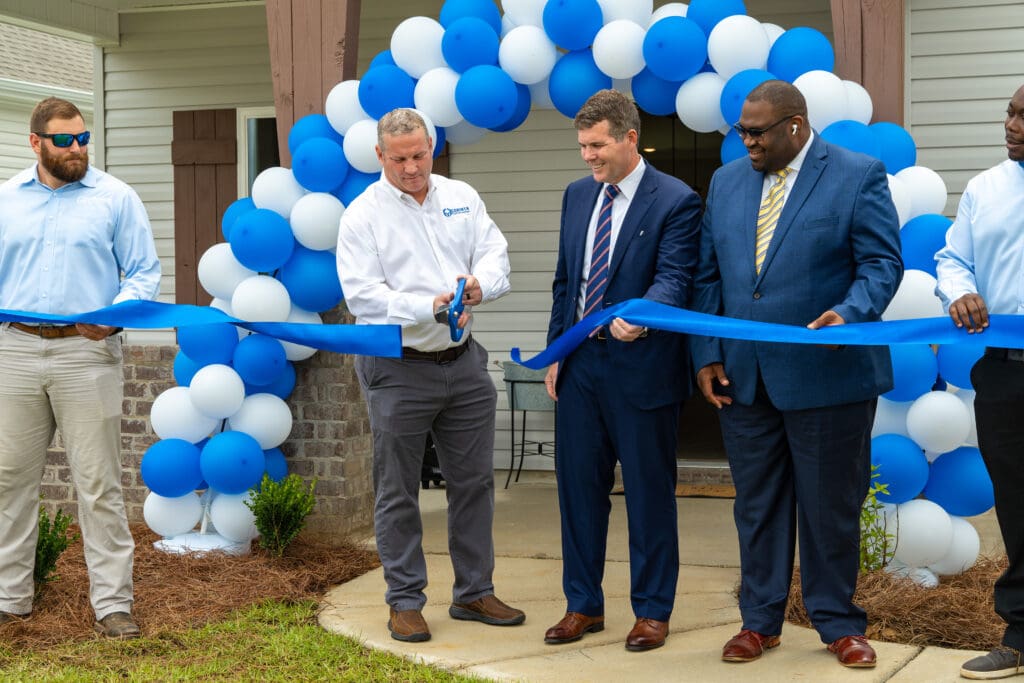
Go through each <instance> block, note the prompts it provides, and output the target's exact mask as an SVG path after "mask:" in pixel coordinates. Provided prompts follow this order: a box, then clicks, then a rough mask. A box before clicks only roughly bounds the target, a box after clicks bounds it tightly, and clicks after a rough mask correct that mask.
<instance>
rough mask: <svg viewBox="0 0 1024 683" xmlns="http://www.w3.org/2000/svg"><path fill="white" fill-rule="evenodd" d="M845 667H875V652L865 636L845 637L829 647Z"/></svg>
mask: <svg viewBox="0 0 1024 683" xmlns="http://www.w3.org/2000/svg"><path fill="white" fill-rule="evenodd" d="M828 651H829V652H834V653H835V655H836V659H838V660H839V663H840V664H842V665H843V666H848V667H850V668H853V669H870V668H871V667H873V666H874V665H875V659H876V658H875V650H874V648H873V647H871V645H869V644H868V639H867V638H865V637H864V636H843V637H842V638H840V639H839V640H836V641H834V642H833V643H832V644H831V645H829V646H828Z"/></svg>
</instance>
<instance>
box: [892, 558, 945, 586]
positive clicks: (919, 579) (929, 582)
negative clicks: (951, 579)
mask: <svg viewBox="0 0 1024 683" xmlns="http://www.w3.org/2000/svg"><path fill="white" fill-rule="evenodd" d="M885 571H886V572H888V573H890V574H892V575H893V576H900V577H903V578H905V579H910V580H911V581H913V582H914V583H916V584H917V585H918V586H920V587H921V588H935V587H936V586H938V585H939V577H937V576H936V575H935V572H933V571H932V570H931V569H928V568H927V567H908V566H907V565H905V564H903V563H902V562H890V563H889V564H888V565H886V567H885Z"/></svg>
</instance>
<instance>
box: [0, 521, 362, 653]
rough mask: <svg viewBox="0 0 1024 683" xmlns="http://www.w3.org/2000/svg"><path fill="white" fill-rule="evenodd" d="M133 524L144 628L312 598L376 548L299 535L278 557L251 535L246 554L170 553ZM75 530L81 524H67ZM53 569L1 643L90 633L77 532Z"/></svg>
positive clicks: (50, 642) (45, 643)
mask: <svg viewBox="0 0 1024 683" xmlns="http://www.w3.org/2000/svg"><path fill="white" fill-rule="evenodd" d="M131 530H132V535H133V536H134V537H135V570H134V584H135V606H134V609H133V610H132V614H133V616H134V617H135V619H136V621H138V623H139V626H140V627H141V628H142V631H143V633H144V634H146V635H155V634H156V633H159V632H163V631H181V630H185V629H189V628H195V627H199V626H203V625H205V624H207V623H211V622H215V621H219V620H221V619H223V618H224V617H226V616H227V615H228V614H229V613H230V612H232V611H235V610H238V609H241V608H244V607H248V606H250V605H254V604H258V603H261V602H264V601H267V600H279V601H284V602H297V601H301V600H309V599H313V600H318V599H319V598H321V597H322V596H323V594H324V593H325V592H326V591H327V590H328V589H329V588H332V587H333V586H335V585H337V584H339V583H344V582H345V581H349V580H351V579H354V578H355V577H357V576H360V575H361V574H364V573H366V572H368V571H369V570H371V569H373V568H375V567H377V566H378V565H379V562H378V559H377V555H376V554H375V553H373V552H369V551H367V550H364V549H362V548H359V547H357V546H355V545H352V544H336V545H325V544H318V543H313V542H308V541H305V540H304V539H303V538H302V537H301V536H300V537H299V538H298V539H296V540H295V542H293V543H292V544H291V546H289V547H288V549H287V550H286V551H285V554H284V556H283V557H281V558H275V557H273V556H271V555H270V554H269V553H267V552H266V551H264V550H263V549H261V548H260V547H259V546H258V544H256V543H254V544H253V549H252V554H251V555H247V556H244V557H233V556H229V555H225V554H223V553H209V554H207V555H206V556H202V557H200V556H196V555H172V554H167V553H163V552H161V551H159V550H156V549H155V548H154V547H153V542H154V541H157V540H159V539H160V537H159V536H158V535H157V534H155V533H153V532H152V531H150V530H149V529H148V528H146V526H145V525H141V524H140V525H134V524H133V525H132V527H131ZM73 531H75V532H76V533H77V532H79V529H78V528H77V527H73ZM57 575H58V577H59V578H58V579H57V580H56V581H53V582H51V583H49V584H48V585H47V586H45V588H44V589H43V592H42V595H40V596H39V597H37V598H36V600H35V604H34V605H33V610H32V616H31V617H30V618H28V619H26V620H24V621H21V622H16V623H11V624H6V625H4V626H3V627H2V628H0V633H2V638H3V642H4V645H6V646H7V647H10V648H12V649H14V650H16V651H17V650H21V649H33V650H38V649H41V648H47V647H52V646H54V645H58V644H60V643H64V642H68V641H77V640H86V639H90V638H94V637H96V636H95V635H94V633H93V630H92V627H93V622H94V614H93V610H92V607H91V606H90V604H89V577H88V573H87V572H86V568H85V558H84V556H83V554H82V541H81V539H79V540H78V541H76V542H75V543H74V544H73V545H71V546H70V547H69V548H68V549H67V550H66V551H65V552H64V553H63V555H61V557H60V559H59V560H58V561H57Z"/></svg>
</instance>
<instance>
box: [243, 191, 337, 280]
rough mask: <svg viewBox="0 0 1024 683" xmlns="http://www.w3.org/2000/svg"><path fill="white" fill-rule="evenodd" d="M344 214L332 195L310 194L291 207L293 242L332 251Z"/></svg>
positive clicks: (316, 249) (314, 248) (309, 247)
mask: <svg viewBox="0 0 1024 683" xmlns="http://www.w3.org/2000/svg"><path fill="white" fill-rule="evenodd" d="M344 212H345V205H344V204H342V203H341V200H340V199H338V198H337V197H335V196H334V195H333V194H328V193H326V192H310V193H309V194H307V195H306V196H305V197H303V198H302V199H300V200H299V201H297V202H295V206H293V207H292V218H291V224H292V232H293V233H294V234H295V240H296V241H297V242H298V243H299V244H301V245H302V246H304V247H306V248H307V249H313V250H314V251H326V250H327V249H332V248H333V247H335V246H337V244H338V227H339V225H340V221H341V214H342V213H344ZM252 274H253V275H255V274H256V273H252ZM232 291H234V290H232Z"/></svg>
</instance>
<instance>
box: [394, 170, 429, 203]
mask: <svg viewBox="0 0 1024 683" xmlns="http://www.w3.org/2000/svg"><path fill="white" fill-rule="evenodd" d="M380 184H381V186H383V187H384V188H385V190H386V191H387V192H388V193H389V194H390V195H391V196H392V197H394V198H395V199H397V200H398V201H400V202H406V201H407V202H412V203H413V204H415V205H416V206H419V205H420V203H419V202H417V201H416V199H415V198H413V196H412V195H411V194H409V193H408V192H402V191H401V190H399V189H398V188H397V187H395V186H394V185H393V184H392V182H391V181H390V180H388V177H387V176H386V175H384V172H383V171H381V173H380ZM436 190H437V183H436V182H435V181H434V174H433V173H431V174H430V179H429V180H428V181H427V196H426V197H424V199H423V204H424V205H426V204H427V202H429V201H430V198H431V197H433V196H434V192H435V191H436Z"/></svg>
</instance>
